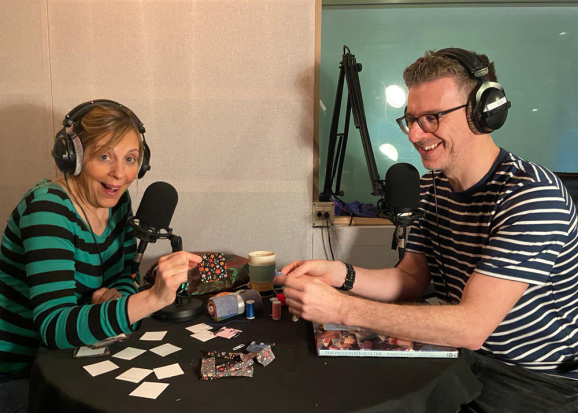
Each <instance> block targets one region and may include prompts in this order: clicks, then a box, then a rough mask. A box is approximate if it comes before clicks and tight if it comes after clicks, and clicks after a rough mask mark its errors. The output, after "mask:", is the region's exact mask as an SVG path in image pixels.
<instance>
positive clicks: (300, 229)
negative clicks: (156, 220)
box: [0, 0, 321, 270]
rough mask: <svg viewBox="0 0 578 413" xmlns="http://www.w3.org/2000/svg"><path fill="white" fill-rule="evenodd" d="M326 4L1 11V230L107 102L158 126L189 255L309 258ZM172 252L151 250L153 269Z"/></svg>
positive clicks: (38, 1)
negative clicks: (91, 105) (63, 137)
mask: <svg viewBox="0 0 578 413" xmlns="http://www.w3.org/2000/svg"><path fill="white" fill-rule="evenodd" d="M320 12H321V11H320V2H319V1H315V0H261V1H249V0H245V1H242V0H232V1H218V0H205V1H200V0H186V1H173V0H167V1H136V0H117V1H98V0H82V1H81V0H76V1H74V0H27V1H19V0H3V1H2V2H0V124H1V125H2V127H1V128H0V145H2V150H1V151H0V194H1V196H0V222H1V223H2V228H3V227H4V223H5V222H6V220H7V219H8V217H9V215H10V213H11V211H12V209H13V208H14V206H15V205H16V203H17V202H18V200H19V199H20V197H21V196H22V195H23V194H24V192H25V191H26V190H27V189H28V188H30V187H31V186H32V185H33V184H34V183H36V182H38V181H40V180H41V179H42V178H44V177H46V178H49V179H52V178H55V177H56V176H57V174H56V172H57V171H56V168H55V166H54V163H53V161H52V158H51V157H50V149H51V147H52V142H53V139H54V133H55V132H56V131H57V130H59V129H60V127H61V122H62V119H63V117H64V115H65V114H66V113H67V112H68V111H69V110H70V109H72V108H73V107H74V106H75V105H77V104H79V103H82V102H84V101H87V100H91V99H98V98H106V99H112V100H115V101H118V102H121V103H123V104H125V105H126V106H128V107H129V108H131V109H132V110H133V111H134V112H135V113H136V114H137V115H138V116H139V118H140V119H141V120H142V121H143V123H144V124H145V126H146V129H147V134H146V138H147V142H148V143H149V146H150V147H151V150H152V158H151V164H152V170H151V171H150V172H149V173H148V174H147V175H146V176H145V178H143V179H142V180H141V181H139V182H135V183H134V184H133V186H132V187H131V195H132V196H133V202H134V205H135V210H136V206H137V205H138V202H139V201H140V198H141V197H142V194H143V192H144V190H145V189H146V187H147V186H148V185H149V184H151V183H152V182H155V181H166V182H169V183H171V184H172V185H174V186H175V187H176V189H177V191H178V192H179V204H178V206H177V210H176V212H175V215H174V217H173V220H172V225H171V226H172V227H173V230H174V232H175V233H176V234H178V235H180V236H182V238H183V244H184V248H185V249H186V250H190V251H198V250H213V251H224V252H232V253H235V254H239V255H246V254H247V253H248V252H250V251H253V250H260V249H267V250H272V251H276V252H277V257H278V262H279V264H280V265H283V264H286V263H288V262H290V261H292V260H294V259H302V258H311V256H312V228H311V224H310V219H311V218H310V216H311V203H312V197H313V195H312V189H311V188H312V187H313V165H314V159H313V157H314V75H315V64H316V51H315V25H316V20H315V19H316V13H320ZM168 252H170V245H169V243H168V241H161V242H159V243H157V244H154V245H150V246H149V247H148V249H147V252H146V255H145V259H144V260H143V266H142V267H141V270H142V269H143V268H145V269H146V267H147V266H148V265H150V264H151V263H152V260H154V259H156V258H158V257H159V256H160V255H163V254H165V253H168Z"/></svg>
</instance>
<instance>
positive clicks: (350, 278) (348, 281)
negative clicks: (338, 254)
mask: <svg viewBox="0 0 578 413" xmlns="http://www.w3.org/2000/svg"><path fill="white" fill-rule="evenodd" d="M343 264H344V265H345V268H346V271H347V272H346V274H345V280H344V281H343V284H342V285H341V287H338V289H339V290H342V291H349V290H351V289H352V288H353V284H355V268H353V265H351V264H348V263H346V262H344V263H343Z"/></svg>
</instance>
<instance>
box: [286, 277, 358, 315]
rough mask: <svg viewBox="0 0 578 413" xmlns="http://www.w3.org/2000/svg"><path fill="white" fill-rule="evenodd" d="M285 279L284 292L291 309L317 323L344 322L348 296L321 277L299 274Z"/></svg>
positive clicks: (292, 311)
mask: <svg viewBox="0 0 578 413" xmlns="http://www.w3.org/2000/svg"><path fill="white" fill-rule="evenodd" d="M280 278H283V279H284V283H285V289H284V290H283V293H284V294H285V297H286V301H285V302H286V303H287V305H288V306H289V311H290V312H291V313H292V314H295V315H297V316H299V317H301V318H304V319H306V320H309V321H314V322H317V323H336V324H343V319H344V317H343V314H344V310H345V305H346V301H347V298H348V297H347V296H346V295H344V294H341V293H340V292H338V291H336V290H335V289H334V288H332V287H330V286H329V285H327V284H326V283H325V282H323V281H322V280H321V279H320V278H317V277H309V276H299V277H291V276H287V277H282V276H281V277H280Z"/></svg>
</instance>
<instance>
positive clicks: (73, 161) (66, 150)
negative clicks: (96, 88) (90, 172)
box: [52, 99, 151, 179]
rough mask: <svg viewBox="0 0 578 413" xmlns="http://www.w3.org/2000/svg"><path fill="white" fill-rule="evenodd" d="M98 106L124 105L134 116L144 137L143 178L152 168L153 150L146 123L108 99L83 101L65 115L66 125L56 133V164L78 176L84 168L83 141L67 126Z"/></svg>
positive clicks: (114, 106) (54, 153)
mask: <svg viewBox="0 0 578 413" xmlns="http://www.w3.org/2000/svg"><path fill="white" fill-rule="evenodd" d="M97 106H107V107H112V108H118V107H123V108H125V109H127V110H128V111H129V112H130V113H131V115H132V116H133V118H134V121H135V122H136V124H137V127H138V130H139V132H140V134H141V137H142V146H143V155H142V161H141V164H140V167H139V171H138V178H139V179H140V178H142V177H143V176H145V174H146V173H147V171H148V170H149V169H151V166H150V158H151V151H150V148H149V147H148V145H147V141H146V140H145V136H144V134H145V132H146V129H145V127H144V124H143V123H142V122H141V121H140V119H139V118H138V117H137V116H136V115H135V114H134V112H133V111H132V110H130V109H129V108H127V107H126V106H124V105H121V104H120V103H117V102H114V101H112V100H107V99H97V100H91V101H90V102H86V103H82V104H80V105H78V106H77V107H75V108H74V109H72V110H71V111H70V112H69V113H68V115H66V116H65V117H64V120H63V121H62V125H63V126H64V127H63V128H62V129H61V130H60V131H59V132H58V133H57V134H56V139H55V140H54V148H53V149H52V157H53V158H54V161H55V162H56V166H58V169H60V170H61V171H62V172H64V173H66V174H70V175H74V176H78V175H79V174H80V171H81V170H82V159H83V157H84V149H83V147H82V142H81V141H80V138H79V137H78V135H77V134H76V133H75V132H74V131H70V132H67V131H66V128H69V127H71V126H73V125H74V123H75V122H78V121H79V120H80V119H82V117H83V116H84V115H86V114H87V113H88V112H90V111H91V110H92V109H94V108H95V107H97Z"/></svg>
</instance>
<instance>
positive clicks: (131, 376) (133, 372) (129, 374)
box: [116, 367, 153, 383]
mask: <svg viewBox="0 0 578 413" xmlns="http://www.w3.org/2000/svg"><path fill="white" fill-rule="evenodd" d="M152 372H153V371H152V370H149V369H139V368H138V367H133V368H132V369H128V370H127V371H125V372H124V373H122V374H121V375H120V376H117V377H116V378H117V379H118V380H124V381H130V382H133V383H139V382H141V381H142V379H144V378H145V377H146V376H148V375H149V374H151V373H152Z"/></svg>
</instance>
